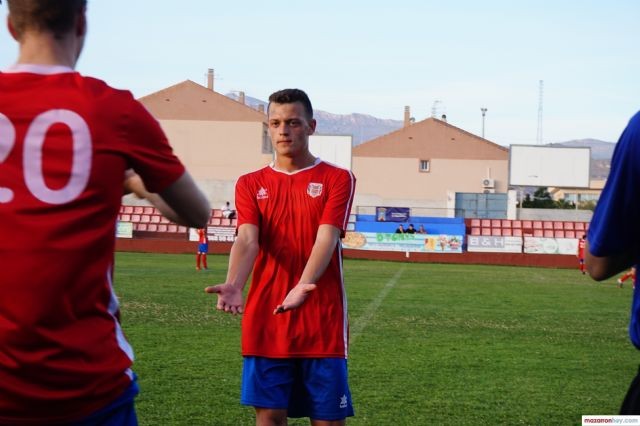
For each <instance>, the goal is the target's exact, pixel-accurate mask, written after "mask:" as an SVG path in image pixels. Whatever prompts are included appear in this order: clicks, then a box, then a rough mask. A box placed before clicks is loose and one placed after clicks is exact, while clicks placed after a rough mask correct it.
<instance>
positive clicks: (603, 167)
mask: <svg viewBox="0 0 640 426" xmlns="http://www.w3.org/2000/svg"><path fill="white" fill-rule="evenodd" d="M548 145H549V146H565V147H589V148H591V170H590V173H589V174H590V176H591V179H594V180H603V179H606V178H607V176H609V169H610V167H611V156H612V155H613V150H614V148H615V147H616V144H615V143H613V142H605V141H601V140H598V139H576V140H571V141H567V142H559V143H550V144H548Z"/></svg>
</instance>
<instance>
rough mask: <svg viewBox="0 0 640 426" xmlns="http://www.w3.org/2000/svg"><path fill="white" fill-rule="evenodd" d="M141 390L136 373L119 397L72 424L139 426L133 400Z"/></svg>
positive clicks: (84, 425)
mask: <svg viewBox="0 0 640 426" xmlns="http://www.w3.org/2000/svg"><path fill="white" fill-rule="evenodd" d="M139 391H140V390H139V388H138V381H137V377H136V375H135V374H134V375H133V380H132V381H131V385H129V387H128V388H127V389H126V390H125V391H124V393H123V394H122V395H120V397H119V398H118V399H116V400H115V401H113V402H112V403H111V404H109V405H107V406H106V407H104V408H101V409H100V410H98V411H96V412H95V413H93V414H91V415H90V416H89V417H87V418H85V419H83V420H81V421H78V422H75V423H72V424H71V425H70V426H138V417H137V416H136V410H135V407H134V405H133V400H134V398H135V397H136V395H137V394H138V392H139Z"/></svg>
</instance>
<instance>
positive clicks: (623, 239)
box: [586, 113, 640, 414]
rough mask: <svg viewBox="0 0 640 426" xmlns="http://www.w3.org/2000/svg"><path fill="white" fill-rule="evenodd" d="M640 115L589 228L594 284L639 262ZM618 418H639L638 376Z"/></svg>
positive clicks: (635, 323) (639, 316)
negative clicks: (637, 415) (628, 416)
mask: <svg viewBox="0 0 640 426" xmlns="http://www.w3.org/2000/svg"><path fill="white" fill-rule="evenodd" d="M638 182H640V113H637V114H636V115H635V116H633V118H631V120H630V121H629V124H628V125H627V127H626V129H625V130H624V132H623V133H622V136H620V139H619V140H618V143H617V144H616V148H615V150H614V152H613V158H612V159H611V172H610V173H609V177H608V178H607V183H606V184H605V187H604V189H603V190H602V194H601V195H600V200H599V201H598V204H597V206H596V209H595V212H594V213H593V217H592V219H591V224H590V225H589V235H588V238H587V250H586V252H587V253H586V264H587V270H588V271H589V275H591V277H592V278H593V279H595V280H596V281H601V280H604V279H607V278H609V277H611V276H613V275H615V274H617V273H619V272H621V271H623V270H625V269H627V268H629V267H631V266H634V267H637V264H638V261H639V260H640V221H638V217H640V185H638ZM639 321H640V294H639V293H637V292H635V291H634V292H633V302H632V306H631V321H630V324H629V335H630V337H631V342H632V343H633V344H634V345H635V346H636V348H638V349H640V322H639ZM620 414H640V374H639V375H637V376H636V377H635V379H634V380H633V382H632V383H631V386H630V387H629V391H628V392H627V396H626V397H625V399H624V401H623V403H622V407H621V409H620Z"/></svg>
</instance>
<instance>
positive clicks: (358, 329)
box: [349, 265, 406, 345]
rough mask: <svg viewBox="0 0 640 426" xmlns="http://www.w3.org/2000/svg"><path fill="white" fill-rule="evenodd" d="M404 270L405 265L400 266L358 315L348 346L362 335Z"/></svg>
mask: <svg viewBox="0 0 640 426" xmlns="http://www.w3.org/2000/svg"><path fill="white" fill-rule="evenodd" d="M405 268H406V265H402V267H401V268H400V269H398V272H396V273H395V275H394V276H393V277H391V279H390V280H389V281H387V283H386V284H385V285H384V287H383V288H382V290H380V293H378V295H377V296H376V298H375V299H373V300H372V301H371V303H369V306H367V308H366V309H365V311H364V313H363V314H362V315H360V317H359V318H358V319H357V320H356V321H355V324H354V326H353V328H352V330H351V332H350V333H349V344H350V345H353V343H354V342H355V341H356V338H357V337H358V336H359V335H360V334H362V331H363V330H364V328H365V327H366V326H367V325H368V324H369V321H371V319H372V318H373V316H374V315H375V313H376V311H377V310H378V308H379V307H380V305H381V304H382V301H383V300H384V299H385V297H387V294H389V292H390V291H391V289H393V287H395V285H396V283H397V282H398V280H399V279H400V276H401V275H402V273H403V272H404V270H405Z"/></svg>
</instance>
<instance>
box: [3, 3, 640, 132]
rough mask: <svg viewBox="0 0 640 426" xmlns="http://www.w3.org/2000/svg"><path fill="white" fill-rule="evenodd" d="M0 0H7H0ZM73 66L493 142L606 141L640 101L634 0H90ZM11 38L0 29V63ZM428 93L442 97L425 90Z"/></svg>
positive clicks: (141, 88) (130, 84)
mask: <svg viewBox="0 0 640 426" xmlns="http://www.w3.org/2000/svg"><path fill="white" fill-rule="evenodd" d="M0 8H1V10H2V12H3V14H6V12H7V6H6V5H2V6H0ZM88 11H89V12H88V13H89V34H88V38H87V42H86V45H85V51H84V53H83V55H82V57H81V59H80V61H79V63H78V67H77V69H78V70H79V71H80V72H82V73H84V74H89V75H94V76H97V77H100V78H102V79H104V80H105V81H107V82H108V83H110V84H111V85H113V86H115V87H119V88H128V89H130V90H131V91H132V92H133V94H134V95H135V96H136V97H140V96H143V95H147V94H149V93H152V92H155V91H157V90H161V89H163V88H165V87H168V86H171V85H173V84H176V83H179V82H181V81H184V80H187V79H189V80H192V81H195V82H197V83H200V84H203V85H206V71H207V69H208V68H214V69H215V73H216V83H215V89H216V91H218V92H220V93H225V94H226V93H227V92H230V91H240V90H241V91H244V92H245V93H246V95H247V96H252V97H255V98H258V99H262V100H266V99H267V98H268V96H269V94H270V93H271V92H273V91H275V90H278V89H282V88H285V87H299V88H301V89H304V90H305V91H307V93H308V94H309V96H310V97H311V100H312V102H313V104H314V108H316V109H319V110H324V111H327V112H331V113H334V114H349V113H352V112H357V113H362V114H369V115H373V116H376V117H379V118H392V119H397V120H402V118H403V111H404V106H405V105H409V106H410V107H411V113H412V116H414V117H415V119H416V120H417V121H420V120H423V119H425V118H427V117H429V116H431V111H432V108H433V106H434V103H435V104H436V105H437V106H438V108H437V110H438V114H442V113H446V115H447V118H448V121H449V122H450V123H451V124H453V125H455V126H458V127H461V128H462V129H464V130H466V131H469V132H471V133H475V134H478V135H480V134H481V133H482V114H481V111H480V109H481V108H487V113H486V118H485V136H486V138H487V139H489V140H492V141H494V142H497V143H499V144H502V145H509V144H535V143H536V135H537V129H538V107H539V81H540V80H543V81H544V92H543V126H542V131H543V142H544V143H548V142H563V141H566V140H570V139H581V138H596V139H601V140H605V141H611V142H615V141H616V140H617V138H618V136H619V135H620V132H621V131H622V129H623V128H624V126H625V125H626V123H627V121H628V119H629V118H630V117H631V115H633V114H634V113H635V112H636V111H637V110H640V74H639V71H640V54H638V42H639V41H640V26H639V25H638V18H640V1H638V0H612V1H609V2H605V1H602V0H597V1H596V0H584V1H563V0H554V1H547V0H538V1H529V0H522V1H520V0H518V1H513V0H511V1H498V0H485V1H471V0H459V1H455V0H452V1H442V0H438V1H432V0H405V1H389V0H385V1H379V0H369V1H366V2H365V1H347V0H323V1H314V2H311V1H303V0H298V1H292V0H289V1H284V0H271V1H225V2H222V1H215V0H188V1H183V2H178V1H175V0H173V1H166V0H156V1H153V2H151V1H141V0H138V1H131V0H93V1H91V0H90V1H89V9H88ZM16 55H17V47H16V45H15V43H13V41H12V40H11V38H10V37H9V35H8V32H7V31H6V29H4V28H3V29H2V30H1V31H0V68H5V67H7V66H10V65H11V64H12V63H14V61H15V58H16ZM436 101H439V102H437V103H436Z"/></svg>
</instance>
